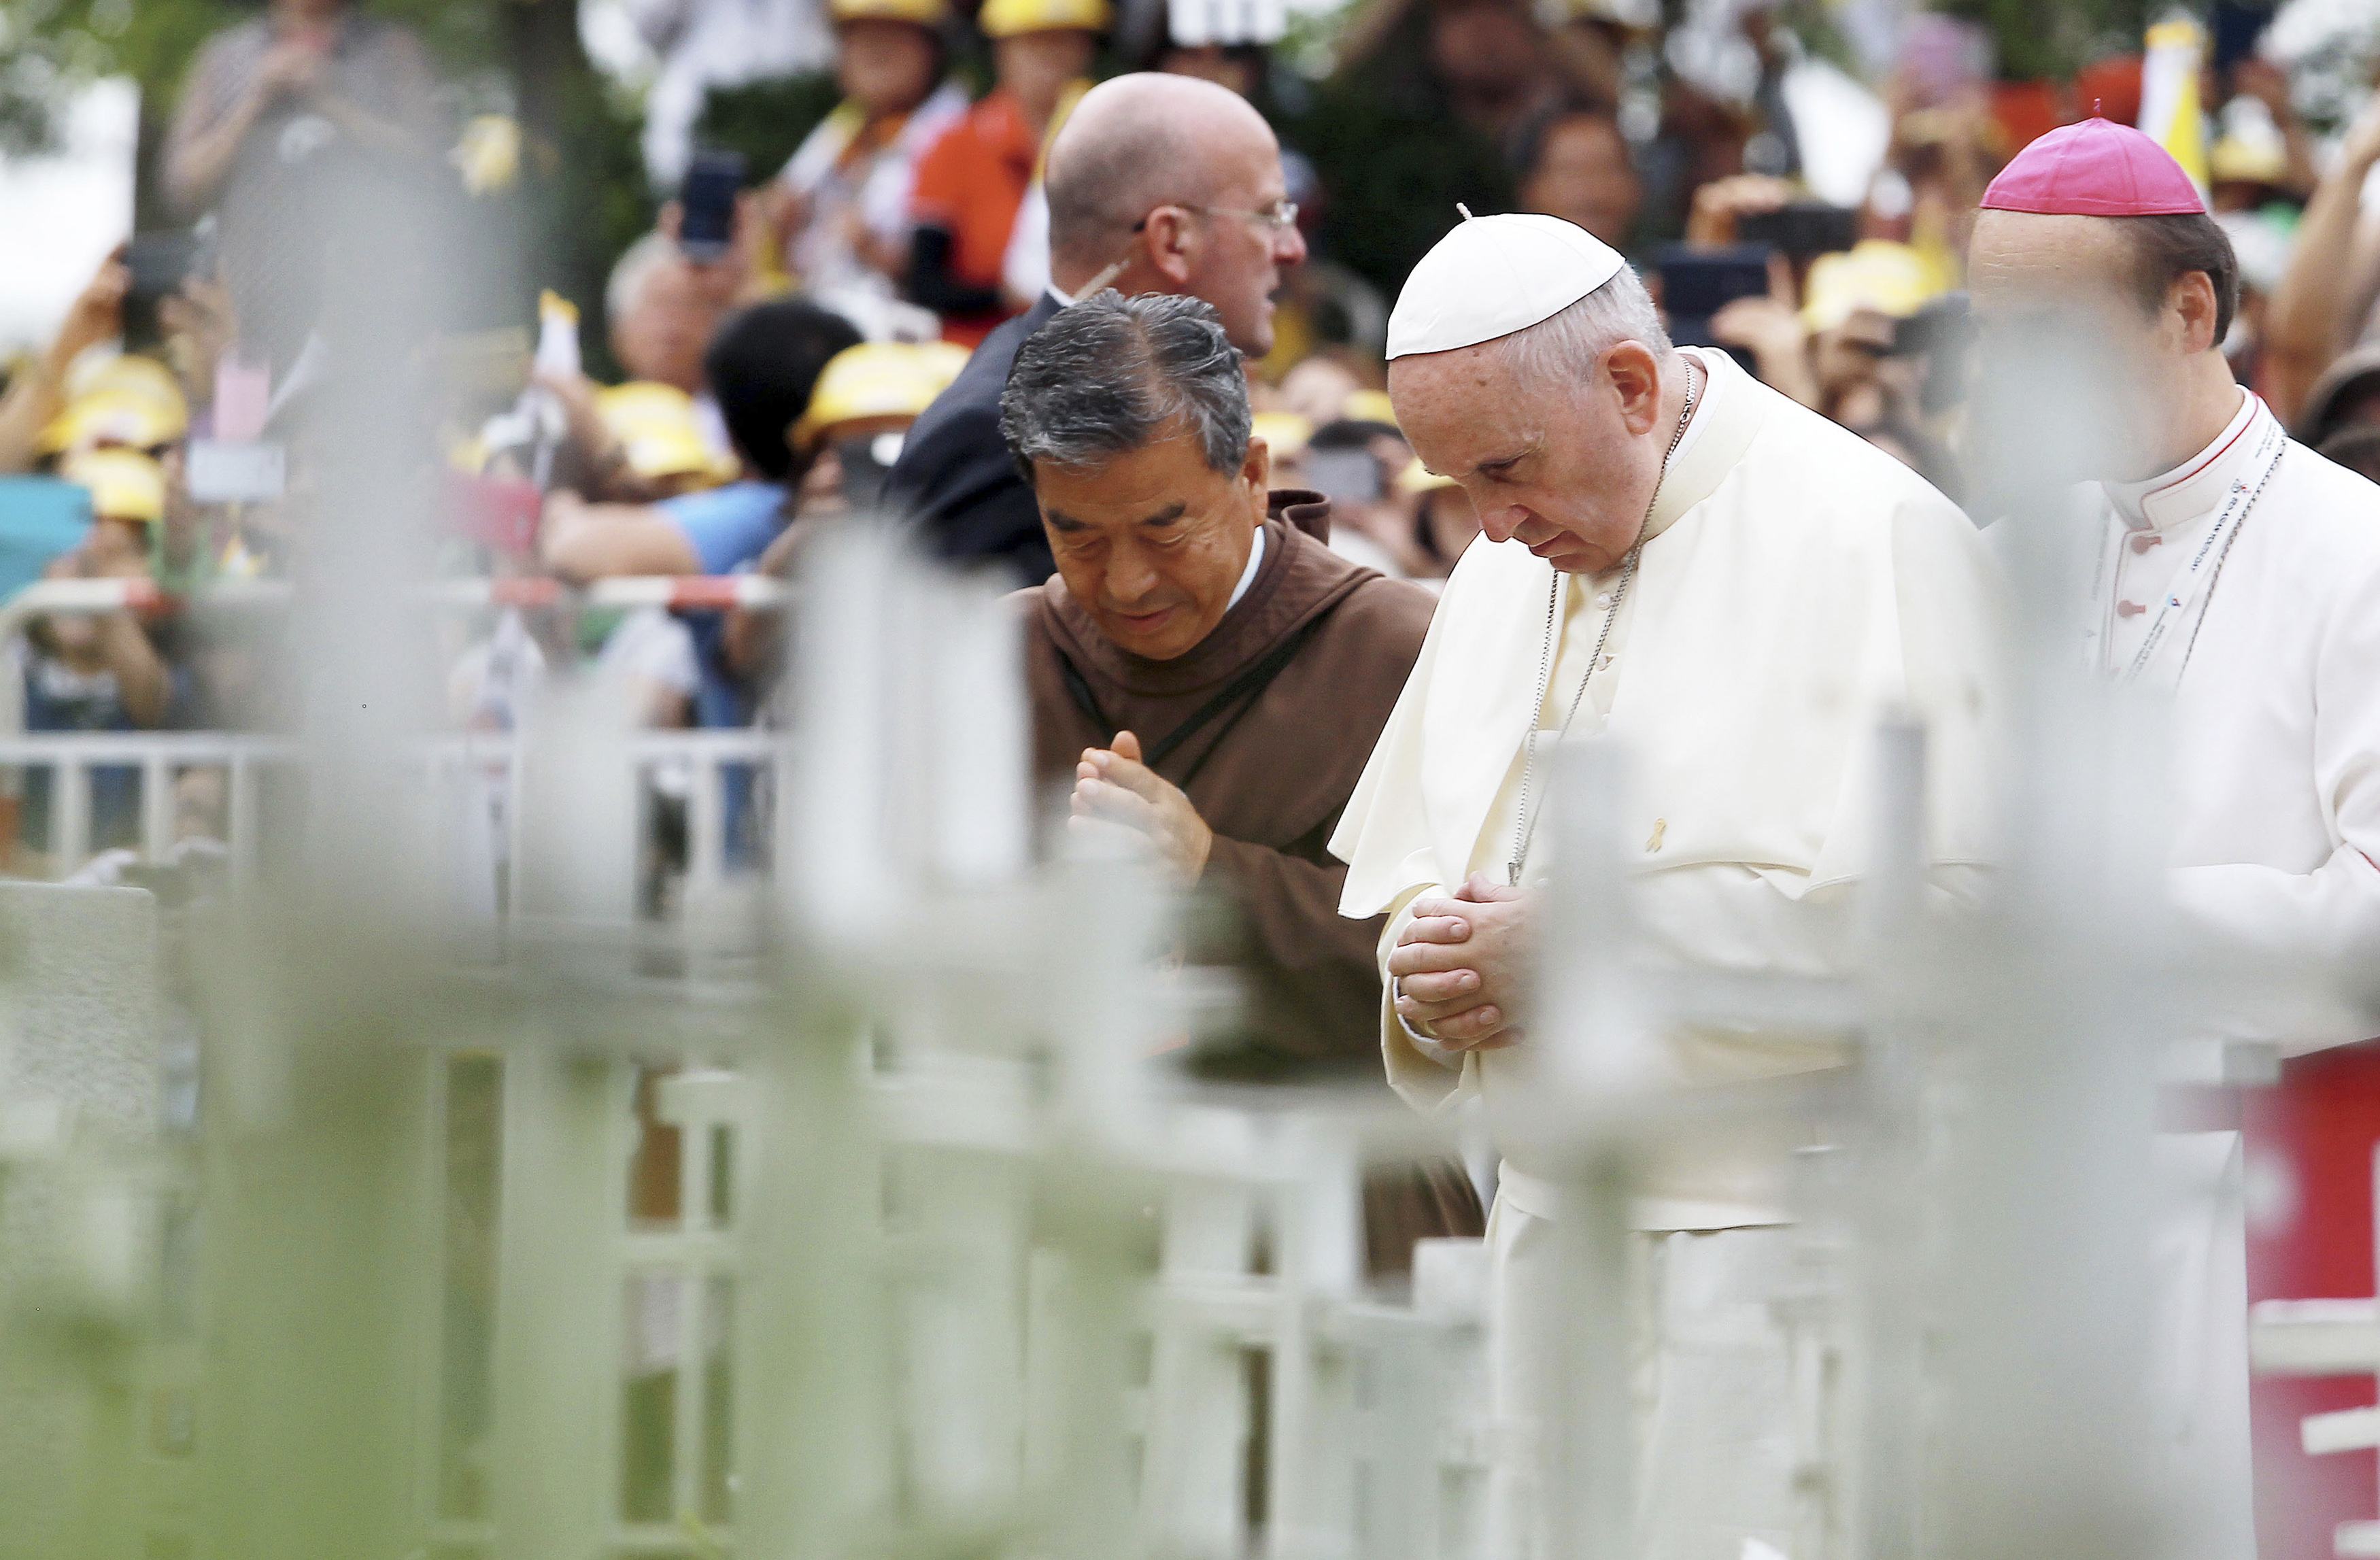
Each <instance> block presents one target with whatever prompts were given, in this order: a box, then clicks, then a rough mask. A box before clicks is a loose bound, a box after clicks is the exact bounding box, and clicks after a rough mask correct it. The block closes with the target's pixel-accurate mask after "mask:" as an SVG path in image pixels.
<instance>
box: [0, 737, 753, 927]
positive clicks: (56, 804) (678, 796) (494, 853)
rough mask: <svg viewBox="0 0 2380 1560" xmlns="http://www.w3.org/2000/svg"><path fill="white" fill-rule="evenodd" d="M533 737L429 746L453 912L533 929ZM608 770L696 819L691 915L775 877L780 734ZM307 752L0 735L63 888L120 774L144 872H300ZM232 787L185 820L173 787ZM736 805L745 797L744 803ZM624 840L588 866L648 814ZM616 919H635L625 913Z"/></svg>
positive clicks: (688, 827) (421, 757)
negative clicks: (188, 851) (468, 909)
mask: <svg viewBox="0 0 2380 1560" xmlns="http://www.w3.org/2000/svg"><path fill="white" fill-rule="evenodd" d="M535 750H536V745H535V741H534V739H533V738H523V737H517V736H515V735H511V734H487V733H473V734H463V735H456V736H451V737H440V738H436V739H433V740H431V741H428V742H424V743H421V744H419V745H418V747H417V750H416V757H415V758H414V760H413V761H411V762H415V763H418V764H419V774H420V775H421V778H422V781H423V785H422V786H421V787H420V789H419V795H420V797H421V798H423V809H424V814H425V816H424V818H423V820H422V823H423V827H424V828H425V830H426V838H427V839H428V840H429V841H431V842H432V843H434V844H435V845H436V846H437V847H438V848H440V849H441V850H442V851H443V852H444V859H446V860H447V861H448V862H449V863H450V866H449V868H448V874H449V878H450V881H449V884H448V888H449V891H450V892H451V893H452V894H453V895H454V896H455V902H456V903H457V904H459V905H464V906H476V907H478V908H479V910H478V913H480V914H481V915H483V916H487V917H492V918H494V919H495V920H499V921H501V922H502V923H503V926H504V929H505V930H507V931H509V932H516V931H518V930H520V929H521V927H522V922H523V920H524V918H525V917H528V916H533V915H534V914H535V913H536V911H535V909H534V908H533V907H528V906H525V905H524V904H523V903H522V902H521V900H520V897H519V896H518V895H517V894H516V893H515V892H513V890H514V888H515V886H516V881H517V880H516V865H517V864H518V863H519V862H521V861H522V860H523V859H524V853H525V849H526V848H527V847H526V841H525V835H524V831H525V828H526V826H527V825H528V822H529V809H530V808H531V807H532V806H534V805H535V799H534V797H535V793H534V792H533V788H532V787H531V786H529V785H528V773H527V770H526V768H525V764H527V763H533V762H537V761H536V759H535V757H534V756H533V755H534V753H535ZM608 751H609V753H610V758H609V760H608V762H610V763H612V764H613V765H616V766H618V775H619V777H621V778H622V779H623V780H624V781H625V782H627V783H630V784H633V785H634V786H635V787H636V791H637V795H638V796H640V797H641V798H644V800H645V802H646V804H647V806H648V808H649V807H650V804H651V802H652V801H653V800H654V799H655V798H661V797H667V798H669V799H670V800H671V801H672V802H673V803H678V802H682V804H683V809H684V820H685V835H686V859H685V865H684V871H683V875H682V880H681V882H682V887H683V897H684V900H685V902H686V903H687V904H689V905H693V904H708V903H709V902H710V898H711V897H712V896H715V895H716V893H717V891H719V890H720V889H721V888H722V885H723V884H727V883H728V882H729V881H730V880H732V879H735V878H738V877H749V876H753V875H755V874H758V875H759V876H761V877H766V876H767V875H768V874H769V872H770V871H771V870H772V865H773V848H772V847H773V826H772V823H771V819H772V817H773V813H772V809H773V806H774V798H775V797H776V795H777V794H779V792H780V791H781V789H782V774H781V771H782V768H783V763H784V762H785V756H786V746H785V739H784V737H783V734H782V733H777V732H770V731H762V730H741V731H649V732H637V733H629V734H624V735H623V736H622V737H620V738H619V739H618V740H616V741H615V742H614V743H613V744H612V745H611V747H610V748H609V750H608ZM306 767H307V766H306V762H305V750H304V749H303V748H302V746H301V745H300V744H298V743H297V742H294V741H292V740H290V739H288V738H285V737H261V736H251V735H241V734H232V733H221V732H130V733H115V732H97V733H81V732H73V733H30V734H18V735H14V736H6V737H0V787H5V789H6V791H7V792H11V793H13V794H14V795H16V796H17V797H18V798H19V800H20V802H21V801H22V799H23V798H26V797H28V796H29V795H30V793H31V789H32V787H31V786H30V777H31V776H34V775H40V776H42V779H43V781H44V783H45V786H46V792H45V795H46V799H47V807H48V814H47V819H46V828H45V829H44V830H43V832H42V838H41V839H39V840H38V841H25V840H19V841H18V845H19V847H20V848H24V849H29V850H32V851H33V852H34V854H33V855H32V856H31V857H30V858H29V864H30V865H31V866H33V867H34V868H35V869H36V870H35V871H34V874H33V875H37V876H43V877H47V878H50V879H53V880H58V879H65V878H69V877H72V876H74V875H75V874H76V873H77V872H79V871H82V869H83V868H84V867H86V866H87V865H88V864H89V863H90V862H91V859H93V857H94V856H95V855H96V854H97V853H98V848H99V846H98V844H97V843H96V842H95V841H94V838H93V822H94V820H93V796H94V790H93V786H94V782H95V780H96V778H97V777H98V776H99V775H101V774H103V773H106V772H111V771H113V772H122V773H125V774H128V776H130V777H133V778H135V779H137V782H138V785H139V790H140V801H139V810H138V817H137V827H136V828H135V829H134V831H133V832H132V834H131V835H130V836H129V837H125V838H117V839H115V840H111V841H109V842H105V843H107V844H109V845H112V846H115V847H124V848H130V849H133V850H134V851H136V852H137V853H138V855H139V856H140V859H142V860H143V861H145V862H148V863H151V864H156V863H162V862H164V861H167V860H169V859H174V858H175V857H176V854H177V851H178V850H180V849H182V848H185V842H186V841H198V842H200V846H201V847H207V846H214V847H221V849H222V851H223V854H224V856H225V861H226V865H227V869H228V871H229V872H230V874H231V876H232V877H233V879H234V880H235V881H236V882H240V883H247V882H249V881H252V880H253V879H254V878H255V877H256V876H257V874H258V873H259V872H260V871H261V870H263V868H264V866H265V865H266V864H267V863H269V862H271V861H273V860H274V859H282V860H290V859H294V858H295V853H296V852H297V849H298V848H299V847H300V844H301V841H302V836H303V832H304V815H305V809H304V807H303V805H302V798H301V797H299V796H298V795H297V787H301V786H302V785H303V781H304V775H305V772H306ZM194 774H216V775H220V776H221V777H222V799H221V806H220V807H219V808H211V809H206V810H202V813H201V815H200V816H198V817H195V818H191V817H184V816H182V813H181V810H179V809H178V808H177V802H176V787H177V786H179V785H180V784H181V783H183V782H184V781H185V780H186V779H187V778H188V777H189V776H192V775H194ZM276 780H283V781H286V782H288V783H289V784H290V786H292V794H291V795H289V796H287V797H285V798H281V799H280V801H279V802H278V804H277V805H268V804H267V803H266V801H265V800H264V797H265V793H266V791H267V790H268V789H269V788H270V787H271V786H273V783H274V782H275V781H276ZM739 798H740V799H739ZM739 805H740V806H741V807H742V808H743V809H745V810H747V817H746V819H745V822H746V823H747V828H746V829H745V831H744V835H743V837H741V838H740V839H739V838H731V835H730V824H731V822H733V821H734V813H735V809H736V808H737V807H738V806H739ZM616 821H617V822H619V823H620V824H621V826H622V828H623V829H624V830H625V831H626V832H625V837H620V838H611V839H584V840H581V841H578V842H577V848H580V849H583V850H584V851H586V852H588V853H589V854H601V855H610V856H617V857H620V858H623V859H627V858H633V857H634V855H635V854H636V852H637V850H638V848H639V847H640V846H641V845H642V844H643V843H644V842H645V840H646V839H647V838H649V837H650V830H651V826H652V824H651V819H650V812H649V811H643V812H633V813H630V814H629V815H628V816H627V817H625V818H624V819H620V820H616ZM611 913H612V914H613V916H614V917H616V918H617V919H619V920H623V921H625V920H630V919H632V918H633V916H634V913H635V912H634V908H633V907H632V905H631V904H630V903H629V902H628V901H626V900H623V901H621V902H620V903H618V904H617V905H615V906H613V907H612V911H611Z"/></svg>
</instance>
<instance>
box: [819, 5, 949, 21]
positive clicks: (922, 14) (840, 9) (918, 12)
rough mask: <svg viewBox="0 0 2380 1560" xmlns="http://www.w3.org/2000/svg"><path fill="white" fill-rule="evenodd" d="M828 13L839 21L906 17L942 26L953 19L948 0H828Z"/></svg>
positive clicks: (906, 18) (894, 19)
mask: <svg viewBox="0 0 2380 1560" xmlns="http://www.w3.org/2000/svg"><path fill="white" fill-rule="evenodd" d="M827 14H828V16H830V17H832V18H833V19H834V20H836V21H905V22H914V23H916V24H917V26H919V27H940V26H941V25H942V23H944V22H946V21H948V20H950V19H951V8H950V6H948V5H947V4H945V0H829V4H828V6H827Z"/></svg>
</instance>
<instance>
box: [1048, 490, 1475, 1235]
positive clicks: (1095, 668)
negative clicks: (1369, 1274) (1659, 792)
mask: <svg viewBox="0 0 2380 1560" xmlns="http://www.w3.org/2000/svg"><path fill="white" fill-rule="evenodd" d="M1329 534H1330V506H1329V505H1328V504H1327V503H1326V502H1324V501H1322V500H1321V499H1320V498H1319V497H1318V495H1316V494H1305V493H1276V494H1273V495H1272V516H1271V518H1269V519H1268V520H1267V521H1266V522H1265V538H1266V539H1265V554H1264V560H1263V562H1262V563H1261V564H1260V565H1259V566H1258V568H1257V578H1256V579H1255V580H1254V582H1253V583H1251V584H1250V586H1249V588H1248V591H1247V594H1246V595H1245V596H1244V597H1242V598H1241V600H1240V602H1239V603H1238V604H1237V605H1236V606H1234V607H1233V608H1232V610H1231V611H1230V612H1229V613H1227V614H1225V615H1224V616H1223V620H1222V621H1221V622H1220V624H1218V625H1217V626H1216V628H1215V630H1214V632H1212V633H1211V634H1209V635H1208V636H1207V638H1206V639H1205V640H1202V641H1200V643H1199V644H1197V645H1196V647H1195V648H1193V649H1192V650H1191V651H1190V652H1188V653H1187V654H1185V655H1182V656H1178V657H1176V658H1175V659H1173V660H1171V661H1150V660H1146V659H1143V658H1142V657H1140V656H1136V655H1134V654H1131V653H1130V652H1126V651H1124V650H1123V649H1120V648H1119V647H1118V646H1116V645H1115V644H1114V643H1113V642H1111V640H1108V639H1107V638H1106V637H1105V636H1103V635H1102V634H1101V633H1100V632H1099V628H1098V627H1097V626H1096V625H1095V624H1094V623H1093V622H1092V620H1091V617H1090V615H1089V614H1087V613H1086V612H1085V611H1084V610H1083V609H1082V607H1081V606H1080V604H1079V603H1076V602H1075V599H1074V597H1073V596H1072V595H1070V594H1069V593H1068V592H1067V590H1066V585H1065V581H1064V580H1063V579H1059V578H1058V577H1056V576H1052V577H1051V578H1050V580H1049V582H1048V583H1047V584H1045V585H1041V586H1038V587H1036V588H1034V589H1032V590H1030V591H1024V592H1022V596H1023V598H1024V600H1025V602H1026V677H1027V684H1028V687H1029V689H1030V691H1031V695H1032V701H1033V755H1034V771H1035V774H1036V778H1037V780H1038V782H1039V783H1040V784H1041V786H1043V787H1044V788H1045V790H1049V789H1054V788H1057V787H1062V786H1070V785H1071V784H1072V783H1073V780H1074V775H1075V762H1077V761H1078V760H1079V759H1080V758H1081V756H1082V752H1083V750H1084V749H1086V748H1099V747H1105V746H1107V745H1108V744H1109V743H1110V742H1111V741H1112V740H1113V739H1114V737H1115V734H1116V733H1117V732H1118V731H1120V730H1128V731H1131V732H1134V733H1135V734H1136V735H1137V736H1138V737H1140V740H1141V744H1142V750H1143V751H1145V752H1155V751H1156V750H1157V749H1158V745H1159V744H1161V743H1163V742H1165V740H1166V738H1167V737H1169V736H1170V735H1171V734H1172V733H1174V732H1175V731H1176V730H1178V729H1179V728H1181V727H1182V726H1183V725H1184V724H1185V723H1188V722H1192V721H1194V720H1196V719H1198V717H1201V716H1202V715H1203V717H1204V718H1203V720H1199V723H1198V724H1197V725H1196V728H1195V732H1194V734H1193V735H1192V736H1190V737H1188V738H1187V739H1186V740H1184V741H1182V742H1180V743H1179V745H1178V746H1176V747H1175V748H1174V749H1173V750H1172V751H1171V752H1168V753H1166V754H1165V755H1164V756H1163V757H1162V758H1160V759H1159V760H1158V761H1157V762H1156V764H1155V766H1154V767H1155V768H1156V770H1157V773H1158V774H1161V775H1163V776H1164V777H1165V778H1166V779H1167V780H1170V781H1172V783H1173V784H1174V785H1176V786H1180V787H1182V789H1183V790H1184V792H1185V793H1187V794H1188V796H1189V798H1190V800H1191V803H1192V805H1193V806H1195V807H1196V808H1197V810H1198V815H1199V816H1200V817H1201V818H1203V819H1205V820H1206V823H1207V826H1208V828H1210V829H1212V830H1213V831H1214V833H1215V842H1214V849H1213V853H1212V854H1211V855H1210V856H1209V858H1208V864H1207V871H1206V876H1205V878H1204V879H1203V880H1202V882H1201V884H1200V886H1201V889H1202V890H1204V891H1206V892H1207V893H1208V894H1209V895H1211V896H1216V897H1218V898H1220V900H1222V901H1223V902H1224V903H1225V904H1226V905H1227V906H1228V907H1229V908H1230V910H1231V912H1232V913H1231V914H1229V915H1227V916H1221V917H1217V918H1214V919H1215V920H1219V921H1223V922H1228V923H1229V924H1228V926H1227V927H1224V928H1220V929H1212V930H1209V931H1207V932H1201V933H1200V934H1199V936H1198V940H1197V942H1196V945H1194V948H1193V950H1192V951H1193V957H1196V958H1198V959H1200V960H1201V961H1212V962H1225V961H1228V962H1232V963H1235V964H1236V965H1237V966H1238V967H1239V968H1240V969H1242V970H1243V971H1244V972H1245V977H1246V980H1247V1006H1248V1020H1249V1022H1248V1035H1247V1041H1246V1047H1247V1048H1246V1050H1245V1052H1244V1053H1242V1054H1240V1057H1239V1059H1240V1060H1241V1061H1242V1062H1243V1063H1244V1064H1247V1065H1250V1066H1254V1067H1255V1068H1257V1070H1259V1071H1272V1072H1276V1073H1285V1074H1292V1075H1303V1074H1305V1073H1308V1072H1316V1071H1319V1072H1329V1073H1342V1074H1348V1075H1353V1076H1366V1075H1368V1076H1369V1077H1371V1078H1374V1079H1378V1077H1379V1076H1380V1051H1379V1044H1380V1042H1379V1032H1380V1031H1379V1022H1380V1018H1379V1015H1380V980H1379V972H1378V965H1377V964H1376V963H1375V962H1374V947H1375V945H1376V944H1377V943H1378V940H1379V935H1380V929H1381V925H1382V922H1383V920H1384V919H1385V918H1374V919H1372V920H1348V919H1346V918H1345V917H1342V916H1341V915H1340V914H1339V891H1340V887H1341V885H1342V883H1344V881H1345V879H1346V875H1347V869H1346V866H1345V864H1344V863H1342V862H1341V861H1339V860H1337V859H1335V858H1333V857H1332V856H1331V855H1330V850H1329V849H1328V848H1327V843H1328V841H1329V840H1330V832H1331V830H1332V828H1333V827H1334V826H1335V825H1336V824H1337V823H1338V821H1339V814H1340V811H1341V810H1342V809H1343V808H1344V807H1345V806H1346V805H1347V798H1348V797H1349V795H1350V794H1352V793H1353V792H1354V788H1355V781H1356V779H1357V777H1358V776H1360V775H1361V774H1363V770H1364V763H1365V761H1366V759H1367V758H1369V757H1370V756H1371V751H1372V745H1373V743H1374V742H1375V741H1376V740H1377V739H1378V737H1379V734H1380V728H1381V727H1382V726H1383V725H1386V724H1387V723H1388V718H1389V712H1390V709H1391V708H1393V707H1394V705H1395V704H1396V701H1397V694H1398V692H1399V691H1400V690H1401V689H1403V687H1404V683H1405V677H1406V676H1407V674H1408V673H1410V672H1411V671H1412V670H1413V664H1414V661H1415V657H1417V656H1418V655H1419V654H1420V653H1421V643H1422V638H1423V636H1424V634H1426V633H1427V631H1428V628H1429V617H1430V612H1431V609H1432V608H1433V606H1434V605H1435V604H1436V598H1435V597H1433V596H1432V595H1430V593H1429V592H1428V591H1424V590H1422V589H1421V588H1420V587H1418V586H1415V585H1408V584H1405V583H1403V582H1401V581H1397V580H1391V579H1384V578H1383V577H1382V576H1380V575H1379V574H1378V573H1377V572H1375V571H1374V570H1371V569H1368V568H1364V567H1359V566H1357V565H1354V564H1352V563H1349V562H1348V561H1347V560H1346V559H1344V558H1342V557H1341V556H1340V555H1338V554H1336V553H1333V552H1331V551H1330V549H1329V548H1328V547H1327V546H1325V545H1324V544H1323V539H1324V538H1327V537H1328V536H1329ZM1382 1087H1386V1085H1385V1083H1383V1084H1382ZM1365 1215H1366V1216H1365V1225H1366V1243H1367V1245H1368V1246H1369V1247H1370V1254H1371V1261H1372V1266H1373V1269H1374V1271H1375V1272H1402V1271H1403V1270H1404V1269H1406V1268H1407V1267H1408V1266H1409V1265H1410V1263H1411V1260H1412V1243H1413V1241H1414V1240H1415V1239H1417V1238H1419V1237H1423V1236H1433V1235H1477V1234H1479V1233H1480V1231H1481V1227H1482V1224H1483V1219H1482V1215H1481V1211H1480V1204H1479V1200H1478V1196H1477V1194H1476V1192H1475V1190H1474V1189H1473V1188H1472V1186H1471V1184H1470V1182H1469V1180H1468V1179H1467V1178H1466V1177H1465V1176H1463V1172H1462V1169H1461V1167H1460V1166H1459V1165H1456V1164H1451V1163H1449V1164H1442V1165H1440V1164H1434V1165H1427V1166H1417V1167H1415V1168H1414V1169H1412V1170H1409V1171H1390V1172H1376V1173H1375V1174H1374V1175H1373V1176H1372V1177H1371V1178H1370V1179H1369V1180H1368V1181H1367V1183H1366V1188H1365Z"/></svg>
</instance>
